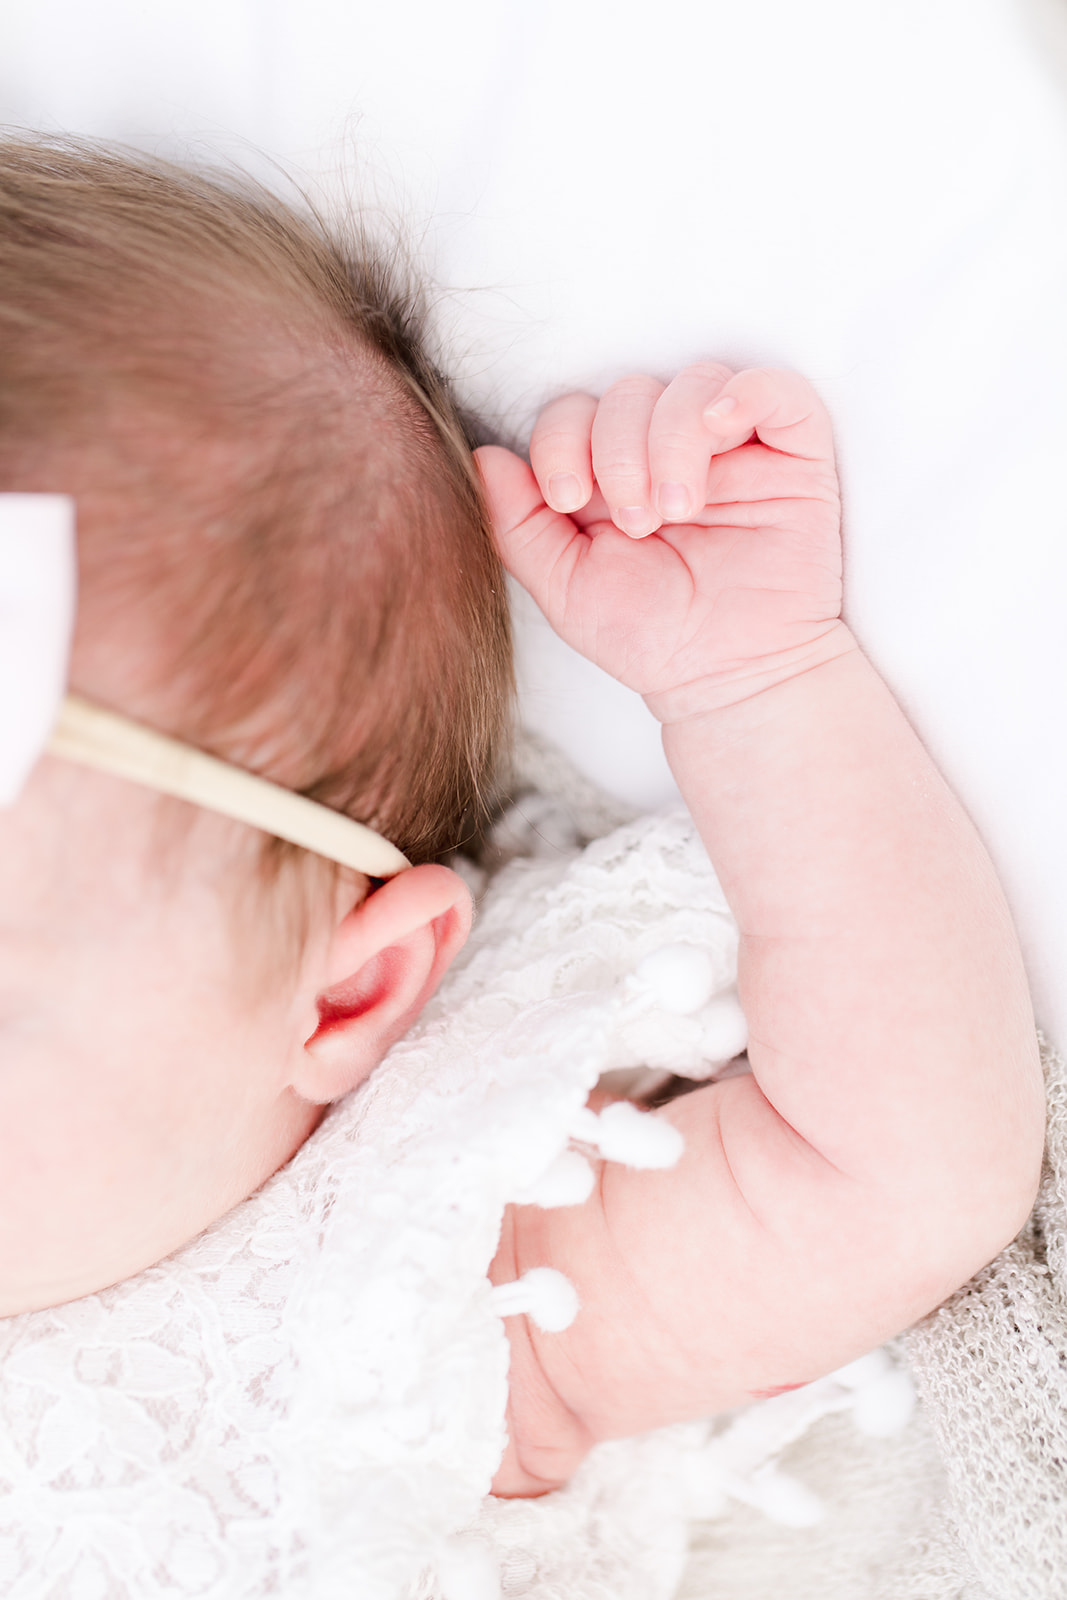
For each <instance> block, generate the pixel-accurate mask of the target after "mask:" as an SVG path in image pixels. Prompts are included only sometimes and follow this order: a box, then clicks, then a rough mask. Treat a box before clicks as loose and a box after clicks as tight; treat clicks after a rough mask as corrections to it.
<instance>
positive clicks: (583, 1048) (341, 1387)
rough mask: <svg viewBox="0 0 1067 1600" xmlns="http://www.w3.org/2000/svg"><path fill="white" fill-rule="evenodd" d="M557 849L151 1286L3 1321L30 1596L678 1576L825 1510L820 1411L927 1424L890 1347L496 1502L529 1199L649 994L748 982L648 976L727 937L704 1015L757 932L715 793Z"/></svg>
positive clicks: (8, 1438) (9, 1505) (18, 1567)
mask: <svg viewBox="0 0 1067 1600" xmlns="http://www.w3.org/2000/svg"><path fill="white" fill-rule="evenodd" d="M545 848H546V854H547V857H548V858H547V859H543V860H532V861H531V860H519V861H515V862H513V863H512V864H511V865H510V866H508V867H506V868H504V869H503V870H502V871H501V872H500V873H499V874H498V875H497V877H496V878H495V879H494V881H493V884H492V886H491V888H490V890H489V892H488V893H487V895H486V896H485V899H484V902H483V908H482V912H481V915H480V918H479V921H478V924H477V927H476V931H475V934H474V936H473V938H472V940H471V942H470V944H469V946H468V948H467V950H466V951H465V952H464V956H463V959H462V962H461V964H460V965H458V966H457V968H456V970H455V971H454V972H453V973H452V975H451V976H450V978H449V980H448V982H447V984H446V985H445V986H444V988H443V989H442V991H441V993H440V995H439V997H438V998H437V999H436V1000H435V1001H434V1002H433V1004H432V1005H431V1007H430V1008H429V1009H428V1010H427V1012H426V1014H425V1015H424V1017H423V1018H422V1019H421V1021H420V1023H419V1025H418V1027H417V1029H416V1030H415V1031H414V1032H413V1033H412V1034H411V1035H410V1036H409V1037H408V1038H407V1039H406V1040H404V1041H403V1042H402V1043H401V1044H400V1045H398V1046H397V1047H396V1048H395V1049H394V1050H393V1052H392V1053H391V1055H390V1056H389V1058H388V1059H387V1061H386V1062H385V1063H384V1064H383V1066H382V1067H381V1068H380V1069H379V1071H378V1072H377V1073H376V1074H375V1075H374V1077H373V1078H372V1079H371V1081H370V1082H369V1083H368V1084H367V1085H366V1086H365V1087H364V1089H363V1090H362V1091H360V1092H358V1093H357V1094H355V1095H353V1096H351V1097H350V1098H349V1099H348V1100H347V1101H346V1102H344V1103H342V1104H341V1105H340V1106H338V1107H337V1108H336V1109H335V1110H334V1111H333V1112H332V1114H331V1115H330V1116H329V1118H328V1119H327V1121H326V1122H325V1123H324V1124H323V1126H322V1127H321V1129H320V1130H319V1131H318V1132H317V1133H316V1135H315V1136H314V1137H313V1138H312V1139H311V1140H309V1141H308V1143H307V1144H306V1145H305V1146H304V1147H303V1149H302V1150H301V1151H300V1152H299V1153H298V1154H297V1156H296V1157H295V1158H294V1160H293V1161H292V1162H291V1163H290V1164H289V1166H288V1167H287V1168H285V1169H284V1170H283V1171H282V1172H280V1173H278V1174H276V1175H275V1177H274V1178H273V1179H272V1180H271V1181H270V1182H269V1183H268V1184H266V1185H265V1187H264V1188H263V1189H262V1190H260V1191H259V1193H257V1194H256V1195H254V1196H253V1197H252V1198H251V1199H250V1200H248V1201H246V1202H245V1203H244V1204H243V1205H241V1206H239V1207H238V1208H237V1209H236V1210H235V1211H233V1212H232V1213H230V1215H229V1216H227V1217H225V1218H223V1219H222V1221H221V1222H219V1223H218V1224H217V1225H216V1226H214V1227H213V1228H212V1229H210V1230H209V1231H208V1232H207V1233H205V1234H204V1235H203V1236H202V1237H201V1238H199V1239H198V1240H197V1241H195V1242H194V1243H193V1244H192V1245H190V1246H189V1247H187V1248H186V1249H184V1250H183V1251H181V1252H180V1253H178V1254H177V1255H175V1256H174V1257H172V1258H171V1259H169V1260H167V1261H165V1262H163V1263H161V1264H160V1265H158V1266H156V1267H153V1268H151V1269H150V1270H148V1271H147V1272H144V1273H142V1274H140V1275H139V1276H138V1277H137V1278H134V1279H132V1280H130V1281H128V1282H126V1283H123V1284H120V1285H118V1286H117V1287H115V1288H112V1289H109V1290H106V1291H105V1292H103V1293H101V1294H97V1295H92V1296H89V1297H88V1298H86V1299H83V1300H79V1301H76V1302H74V1303H72V1304H69V1305H65V1306H60V1307H57V1308H55V1309H54V1310H50V1311H42V1312H35V1313H30V1314H27V1315H23V1316H19V1317H14V1318H11V1319H9V1320H7V1321H6V1322H4V1323H3V1324H0V1592H2V1593H3V1594H4V1595H5V1596H6V1597H9V1600H40V1597H41V1596H42V1595H45V1594H47V1595H48V1596H49V1597H50V1600H157V1597H159V1600H162V1597H163V1596H168V1597H171V1596H174V1595H176V1594H177V1595H195V1596H198V1597H204V1600H253V1597H257V1600H258V1597H261V1596H263V1597H265V1596H268V1595H275V1594H281V1595H284V1596H285V1600H297V1597H300V1596H306V1597H310V1600H335V1597H336V1600H341V1597H342V1596H344V1597H346V1600H348V1597H352V1596H358V1597H359V1600H379V1597H380V1600H401V1597H405V1600H406V1597H415V1596H420V1597H425V1600H428V1597H433V1600H483V1597H487V1600H496V1597H497V1596H498V1595H507V1596H512V1595H518V1594H528V1595H529V1596H531V1597H537V1600H551V1597H552V1596H556V1595H559V1596H566V1600H600V1597H604V1600H607V1597H609V1596H610V1597H611V1600H629V1597H632V1600H657V1597H661V1596H662V1597H663V1600H668V1597H669V1596H670V1595H671V1594H673V1593H674V1590H675V1588H676V1586H677V1582H678V1579H679V1576H680V1573H681V1570H682V1566H683V1563H684V1557H685V1548H686V1533H687V1523H688V1519H689V1517H690V1516H691V1515H693V1514H705V1515H707V1514H715V1513H721V1512H722V1511H723V1510H724V1509H725V1507H726V1506H727V1504H728V1503H730V1501H731V1500H734V1501H738V1502H745V1503H748V1504H750V1505H755V1506H757V1507H760V1508H762V1510H763V1511H765V1512H766V1513H768V1514H769V1515H772V1516H775V1517H777V1518H778V1519H779V1520H780V1521H782V1522H785V1523H789V1524H792V1525H799V1524H803V1523H804V1522H806V1521H811V1520H812V1519H813V1518H814V1517H816V1516H817V1515H818V1507H817V1506H816V1505H815V1504H814V1503H813V1501H812V1497H811V1495H810V1493H808V1492H807V1491H806V1490H805V1489H804V1487H803V1485H800V1484H796V1483H793V1482H791V1481H790V1480H789V1479H788V1478H786V1477H784V1476H783V1475H782V1474H781V1472H779V1471H778V1470H777V1469H776V1467H775V1464H774V1463H775V1458H776V1456H777V1454H778V1453H779V1452H780V1451H781V1449H782V1448H783V1447H785V1446H786V1445H788V1444H789V1443H790V1442H791V1441H793V1440H795V1439H796V1438H797V1436H798V1435H799V1434H802V1433H803V1432H804V1431H805V1430H806V1429H807V1428H808V1427H809V1426H810V1424H811V1423H812V1422H813V1421H815V1420H816V1419H818V1418H819V1417H821V1416H824V1415H825V1414H827V1413H830V1412H835V1411H841V1410H852V1411H853V1413H854V1415H855V1417H856V1421H857V1423H858V1425H859V1426H861V1427H865V1428H867V1429H868V1431H877V1430H878V1428H879V1427H882V1428H883V1430H884V1427H885V1422H886V1406H885V1403H884V1402H885V1400H886V1396H887V1394H888V1393H889V1391H888V1390H887V1389H886V1384H887V1382H888V1384H889V1388H890V1389H892V1387H893V1385H894V1384H896V1385H897V1389H898V1392H897V1394H896V1398H895V1399H893V1397H892V1396H890V1400H891V1404H890V1406H889V1411H890V1412H891V1413H894V1415H895V1416H896V1417H897V1420H902V1419H903V1416H904V1415H905V1414H906V1410H907V1395H906V1394H904V1395H903V1402H904V1404H903V1410H902V1409H901V1398H902V1397H901V1394H900V1393H899V1387H900V1381H901V1380H900V1374H899V1373H897V1374H894V1371H893V1369H892V1366H891V1364H889V1363H888V1361H887V1358H885V1357H879V1356H875V1357H873V1358H872V1360H871V1361H869V1362H868V1365H867V1367H866V1369H863V1370H857V1371H849V1372H845V1373H843V1374H842V1375H841V1376H840V1378H828V1379H824V1380H822V1381H821V1382H820V1383H818V1384H814V1385H811V1386H810V1387H809V1388H808V1389H806V1390H804V1391H801V1392H800V1393H798V1394H794V1395H785V1396H782V1397H780V1398H779V1399H777V1400H772V1401H768V1402H765V1403H764V1404H763V1405H761V1406H758V1407H753V1408H751V1409H750V1410H749V1411H747V1412H744V1413H741V1414H739V1415H738V1416H737V1417H735V1418H726V1419H721V1420H720V1422H719V1423H718V1424H717V1425H714V1426H713V1425H711V1424H696V1425H692V1426H687V1427H683V1428H676V1429H672V1430H668V1431H665V1432H663V1433H661V1434H656V1435H652V1436H649V1437H647V1438H645V1439H640V1440H635V1441H625V1442H620V1443H616V1444H612V1445H609V1446H604V1447H601V1449H599V1450H598V1451H596V1452H594V1455H593V1456H592V1457H591V1458H590V1460H589V1462H588V1463H587V1464H586V1466H585V1467H583V1469H582V1470H581V1472H580V1473H579V1474H578V1476H577V1477H576V1479H575V1480H574V1482H573V1483H572V1484H571V1485H570V1486H568V1488H567V1489H566V1490H564V1491H561V1492H560V1493H559V1494H557V1495H552V1496H549V1497H547V1498H546V1499H544V1500H541V1501H538V1502H534V1503H514V1504H509V1503H505V1502H497V1501H494V1500H491V1499H490V1500H486V1499H485V1496H486V1492H487V1490H488V1488H489V1484H490V1481H491V1478H492V1474H493V1472H494V1470H495V1467H496V1465H497V1462H498V1460H499V1458H500V1454H501V1451H502V1447H503V1442H504V1424H503V1417H504V1408H505V1401H506V1369H507V1343H506V1336H505V1331H504V1326H503V1324H502V1323H501V1321H500V1319H499V1317H498V1316H497V1315H496V1313H495V1311H494V1309H493V1293H494V1291H492V1290H491V1289H490V1286H489V1284H488V1282H487V1280H486V1276H485V1274H486V1269H487V1267H488V1264H489V1262H490V1260H491V1259H492V1256H493V1254H494V1251H495V1247H496V1241H497V1237H498V1231H499V1223H500V1218H501V1215H502V1211H503V1207H504V1205H505V1203H506V1202H507V1201H508V1200H509V1199H510V1198H511V1197H513V1196H514V1195H516V1194H519V1193H523V1192H529V1191H530V1190H531V1189H534V1190H536V1188H537V1186H538V1185H539V1184H543V1183H544V1182H545V1177H546V1174H548V1173H549V1171H550V1169H551V1168H552V1166H553V1163H555V1162H556V1161H557V1158H558V1157H559V1156H560V1154H561V1152H563V1151H564V1149H565V1148H566V1146H567V1143H568V1135H569V1133H570V1132H571V1130H573V1129H577V1130H578V1132H579V1133H580V1134H581V1136H582V1138H583V1139H586V1140H589V1139H599V1138H600V1130H599V1127H598V1126H591V1125H590V1123H589V1121H588V1118H589V1113H588V1112H587V1111H585V1109H584V1102H585V1099H586V1095H587V1092H588V1090H589V1089H590V1088H591V1087H592V1085H593V1084H594V1083H595V1081H596V1080H597V1077H598V1075H599V1074H600V1072H601V1071H602V1069H603V1068H604V1067H605V1066H606V1065H610V1066H613V1067H627V1066H636V1065H640V1064H641V1062H642V1060H643V1057H642V1056H641V1055H640V1054H637V1055H635V1054H634V1053H633V1050H632V1049H631V1047H630V1046H629V1045H628V1043H627V1041H628V1039H630V1038H631V1035H632V1034H633V1030H634V1027H635V1025H636V1024H637V1023H638V1022H640V1020H641V1018H642V1017H644V1018H646V1019H647V1018H648V1017H651V1016H654V1015H656V1014H657V1010H658V1014H659V1015H660V1017H661V1020H662V1022H663V1024H664V1026H665V1027H668V1026H670V1025H672V1024H673V1023H674V1022H677V1021H679V1020H680V1021H683V1022H685V1023H686V1024H687V1025H688V1024H693V1026H697V1024H698V1023H699V1017H700V1015H701V1012H702V1010H704V1009H707V1008H708V1007H710V1008H711V1010H712V1011H714V1003H713V1002H714V995H713V996H712V999H711V1000H707V1001H706V1004H701V1005H698V1006H697V1009H696V1011H693V1010H692V1009H690V1010H689V1012H688V1013H687V1014H686V1015H684V1016H680V1015H679V1013H678V1012H677V1011H675V1012H668V1011H665V1010H663V1009H662V1007H661V1005H660V999H661V996H660V994H659V991H657V989H656V986H655V984H654V983H651V982H649V981H648V980H647V976H646V978H638V979H636V980H635V979H634V972H635V969H636V968H638V967H639V966H640V965H641V963H642V962H645V963H646V973H647V971H649V970H651V971H652V973H653V975H655V973H656V970H657V967H659V968H660V969H662V968H663V966H664V958H663V957H662V956H661V957H659V958H658V960H653V961H652V962H651V967H649V966H648V958H650V957H653V956H655V953H656V952H657V951H664V950H667V951H670V950H675V951H677V949H678V947H679V946H682V947H688V949H689V950H690V951H692V950H693V949H696V950H699V951H702V952H703V953H704V955H703V959H702V962H700V961H698V962H696V963H694V962H693V961H692V960H687V961H683V962H682V963H681V964H680V966H679V968H678V970H679V971H680V972H681V973H682V977H683V979H684V982H683V983H682V987H681V990H679V988H678V986H677V984H676V985H675V986H674V987H673V988H672V987H671V985H670V984H667V999H668V1000H669V1001H670V1002H671V1003H672V1004H675V1005H677V1003H678V1000H679V995H681V999H682V1001H683V1003H684V1004H686V1005H687V1006H690V1008H691V1007H692V1005H693V1003H694V1001H697V1002H704V1000H705V991H712V990H713V991H715V995H721V994H723V993H728V992H729V990H730V988H731V986H732V983H733V976H734V963H735V955H736V929H735V926H734V924H733V921H732V919H731V918H730V916H729V913H728V912H727V909H726V905H725V902H724V900H723V898H722V895H721V891H720V890H719V888H718V885H717V883H716V881H715V879H714V877H713V875H712V873H711V869H710V867H709V866H708V863H707V859H706V857H705V855H704V852H703V850H702V848H701V846H700V844H699V842H698V840H697V839H696V837H695V834H694V832H693V829H692V825H691V823H690V822H689V821H688V819H687V818H686V817H685V816H684V815H681V814H672V815H664V816H662V817H659V818H653V819H651V820H648V821H645V822H641V823H634V824H630V825H628V826H626V827H624V828H622V829H620V830H619V831H617V832H616V833H614V834H613V835H611V836H610V837H609V838H607V839H604V840H602V841H600V842H599V843H597V844H594V845H592V846H591V847H590V848H589V849H587V850H586V851H584V852H583V853H576V852H575V851H574V850H570V851H559V850H556V851H553V850H552V849H551V848H549V847H545ZM666 964H667V966H668V967H670V965H671V962H670V958H669V957H668V958H667V959H666ZM698 968H699V972H698V976H699V975H700V973H701V972H702V973H703V974H704V977H703V979H702V980H701V982H702V984H703V987H701V986H700V985H699V984H698V985H697V987H696V988H694V986H693V974H694V971H696V970H697V969H698ZM662 976H663V973H662V970H661V971H660V977H661V978H662ZM687 984H688V988H687V987H686V985H687ZM683 991H684V992H683ZM640 1031H641V1030H640V1029H639V1028H638V1029H637V1032H638V1033H640ZM693 1048H694V1047H693V1039H692V1037H689V1038H688V1042H685V1043H684V1048H683V1049H682V1051H681V1054H682V1055H683V1056H684V1058H685V1063H686V1065H687V1067H688V1070H693V1069H694V1065H695V1063H694V1059H693ZM628 1052H629V1053H628ZM604 1137H605V1141H606V1139H607V1135H606V1134H605V1136H604ZM627 1137H628V1138H630V1139H631V1146H630V1155H631V1156H632V1157H633V1158H635V1159H637V1160H640V1159H641V1158H642V1152H641V1150H640V1149H639V1148H637V1147H636V1146H634V1145H633V1142H632V1130H631V1131H630V1133H628V1134H627ZM639 1143H640V1141H638V1145H639ZM655 1159H656V1153H655V1152H654V1151H653V1152H651V1157H650V1160H651V1161H653V1162H654V1160H655ZM872 1363H873V1364H872ZM905 1388H906V1384H905ZM879 1396H881V1398H879ZM879 1407H881V1410H879ZM894 1407H895V1412H894ZM872 1419H873V1421H872ZM879 1419H880V1420H879ZM890 1421H891V1422H892V1417H891V1418H890Z"/></svg>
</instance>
